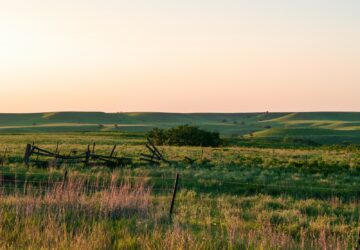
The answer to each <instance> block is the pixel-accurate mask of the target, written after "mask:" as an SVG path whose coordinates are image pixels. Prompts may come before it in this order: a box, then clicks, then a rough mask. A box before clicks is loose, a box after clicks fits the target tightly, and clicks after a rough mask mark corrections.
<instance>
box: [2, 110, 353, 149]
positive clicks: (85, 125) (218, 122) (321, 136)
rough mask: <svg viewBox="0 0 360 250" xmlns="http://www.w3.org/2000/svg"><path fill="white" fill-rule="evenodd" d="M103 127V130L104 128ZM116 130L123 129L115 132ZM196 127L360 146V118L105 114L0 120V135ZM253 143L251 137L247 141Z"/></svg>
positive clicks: (344, 115)
mask: <svg viewBox="0 0 360 250" xmlns="http://www.w3.org/2000/svg"><path fill="white" fill-rule="evenodd" d="M99 124H103V125H104V126H103V127H99V126H98V125H99ZM114 124H118V128H117V129H115V127H114ZM181 124H191V125H197V126H200V127H202V128H205V129H208V130H212V131H214V130H216V131H219V132H220V133H222V134H223V135H224V136H245V137H246V136H248V135H249V134H250V133H253V137H254V138H257V139H263V138H265V139H269V138H271V139H274V138H275V139H281V138H284V137H296V138H307V139H311V140H314V141H317V142H320V143H343V142H356V143H360V113H355V112H346V113H344V112H343V113H342V112H313V113H269V114H265V113H234V114H224V113H193V114H180V113H102V112H56V113H36V114H0V132H13V133H19V132H75V131H100V130H102V131H113V130H119V131H131V132H144V131H147V130H148V129H150V128H151V127H165V128H166V127H173V126H177V125H181ZM248 137H250V136H248Z"/></svg>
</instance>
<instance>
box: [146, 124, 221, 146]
mask: <svg viewBox="0 0 360 250" xmlns="http://www.w3.org/2000/svg"><path fill="white" fill-rule="evenodd" d="M148 137H149V138H150V139H151V140H152V141H153V142H154V143H155V144H156V145H169V146H203V147H218V146H220V145H221V143H222V140H221V138H220V134H219V133H218V132H208V131H205V130H202V129H200V128H198V127H194V126H189V125H182V126H179V127H176V128H170V129H160V128H154V129H152V130H151V131H150V132H149V133H148Z"/></svg>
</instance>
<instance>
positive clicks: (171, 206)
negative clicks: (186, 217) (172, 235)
mask: <svg viewBox="0 0 360 250" xmlns="http://www.w3.org/2000/svg"><path fill="white" fill-rule="evenodd" d="M178 184H179V173H177V174H176V179H175V184H174V191H173V196H172V200H171V205H170V214H169V216H170V219H171V216H172V213H173V210H174V205H175V199H176V193H177V188H178Z"/></svg>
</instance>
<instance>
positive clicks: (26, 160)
mask: <svg viewBox="0 0 360 250" xmlns="http://www.w3.org/2000/svg"><path fill="white" fill-rule="evenodd" d="M31 148H32V146H31V144H27V145H26V149H25V156H24V163H25V164H26V165H29V160H30V155H31Z"/></svg>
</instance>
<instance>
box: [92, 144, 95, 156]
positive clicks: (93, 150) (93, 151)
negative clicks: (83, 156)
mask: <svg viewBox="0 0 360 250" xmlns="http://www.w3.org/2000/svg"><path fill="white" fill-rule="evenodd" d="M95 147H96V143H95V142H94V144H93V148H92V153H93V154H94V153H95Z"/></svg>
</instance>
